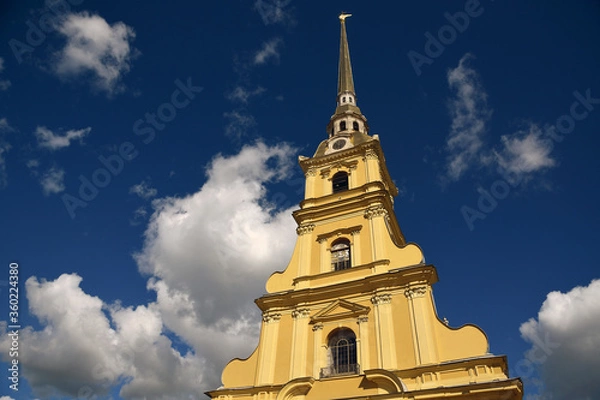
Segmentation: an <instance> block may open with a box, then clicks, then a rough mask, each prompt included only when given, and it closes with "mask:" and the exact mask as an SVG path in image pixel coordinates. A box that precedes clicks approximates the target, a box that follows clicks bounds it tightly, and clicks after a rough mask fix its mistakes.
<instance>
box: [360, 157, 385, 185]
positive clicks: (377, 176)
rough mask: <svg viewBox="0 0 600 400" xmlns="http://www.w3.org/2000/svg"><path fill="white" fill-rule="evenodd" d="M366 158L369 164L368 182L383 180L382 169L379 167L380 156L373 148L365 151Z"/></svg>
mask: <svg viewBox="0 0 600 400" xmlns="http://www.w3.org/2000/svg"><path fill="white" fill-rule="evenodd" d="M364 160H365V162H366V164H367V168H366V170H367V182H376V181H381V171H380V169H379V157H378V156H377V153H376V152H375V150H373V149H368V150H367V151H366V152H365V157H364Z"/></svg>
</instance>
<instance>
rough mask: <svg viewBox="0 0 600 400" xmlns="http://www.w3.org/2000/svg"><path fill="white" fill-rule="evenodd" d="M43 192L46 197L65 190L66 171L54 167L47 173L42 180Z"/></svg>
mask: <svg viewBox="0 0 600 400" xmlns="http://www.w3.org/2000/svg"><path fill="white" fill-rule="evenodd" d="M40 185H42V191H43V192H44V196H48V195H51V194H57V193H60V192H62V191H64V190H65V170H64V169H62V168H57V167H52V168H50V169H49V170H48V171H46V172H45V173H44V174H43V175H42V177H41V179H40Z"/></svg>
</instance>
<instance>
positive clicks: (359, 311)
mask: <svg viewBox="0 0 600 400" xmlns="http://www.w3.org/2000/svg"><path fill="white" fill-rule="evenodd" d="M370 310H371V308H369V307H366V306H361V305H360V304H356V303H352V302H350V301H348V300H343V299H338V300H336V301H334V302H333V303H331V304H330V305H328V306H327V307H325V308H324V309H323V310H321V311H319V312H318V313H316V314H315V315H313V316H312V318H311V319H310V323H311V324H316V323H318V322H325V321H335V320H336V319H345V318H352V317H358V316H361V315H366V314H368V313H369V311H370Z"/></svg>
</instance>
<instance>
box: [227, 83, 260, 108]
mask: <svg viewBox="0 0 600 400" xmlns="http://www.w3.org/2000/svg"><path fill="white" fill-rule="evenodd" d="M265 90H266V89H265V88H263V87H262V86H259V87H257V88H256V89H254V90H248V89H246V88H243V87H242V86H236V88H235V89H233V90H232V91H231V92H229V93H227V99H228V100H231V101H239V102H241V103H244V104H248V100H249V99H250V97H253V96H258V95H259V94H262V93H264V92H265Z"/></svg>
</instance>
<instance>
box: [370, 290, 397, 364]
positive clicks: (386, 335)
mask: <svg viewBox="0 0 600 400" xmlns="http://www.w3.org/2000/svg"><path fill="white" fill-rule="evenodd" d="M371 303H373V305H374V306H375V310H374V311H375V330H376V332H377V351H378V354H379V363H378V364H379V368H383V369H396V368H397V361H396V337H395V335H394V325H393V320H392V304H391V303H392V295H391V294H389V293H378V294H375V295H374V296H373V297H371Z"/></svg>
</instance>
